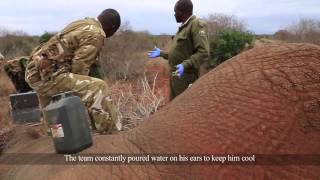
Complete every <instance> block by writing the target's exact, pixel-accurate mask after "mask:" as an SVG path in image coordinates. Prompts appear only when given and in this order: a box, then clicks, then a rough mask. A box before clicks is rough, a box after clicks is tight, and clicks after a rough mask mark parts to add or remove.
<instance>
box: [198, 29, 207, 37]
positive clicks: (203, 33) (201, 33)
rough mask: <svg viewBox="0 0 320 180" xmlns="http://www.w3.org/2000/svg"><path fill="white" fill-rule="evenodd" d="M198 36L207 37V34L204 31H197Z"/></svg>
mask: <svg viewBox="0 0 320 180" xmlns="http://www.w3.org/2000/svg"><path fill="white" fill-rule="evenodd" d="M199 35H200V36H207V33H206V31H205V30H200V31H199Z"/></svg>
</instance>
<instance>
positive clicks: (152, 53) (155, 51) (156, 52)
mask: <svg viewBox="0 0 320 180" xmlns="http://www.w3.org/2000/svg"><path fill="white" fill-rule="evenodd" d="M160 52H161V50H160V49H159V48H157V47H155V48H154V49H153V50H152V51H149V52H148V56H149V58H157V57H159V56H160Z"/></svg>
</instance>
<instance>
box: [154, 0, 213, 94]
mask: <svg viewBox="0 0 320 180" xmlns="http://www.w3.org/2000/svg"><path fill="white" fill-rule="evenodd" d="M174 12H175V15H174V16H175V18H176V21H177V22H178V23H182V24H181V26H180V27H179V30H178V32H177V34H176V35H175V36H174V38H173V43H172V45H171V48H170V50H169V52H164V51H161V50H160V49H159V48H155V49H154V50H153V51H149V57H150V58H156V57H163V58H164V59H167V60H168V61H169V66H170V72H171V74H172V76H171V77H170V100H172V99H174V98H175V97H176V96H178V95H179V94H181V93H182V92H183V91H184V90H185V89H187V88H188V87H189V85H190V84H192V83H193V82H194V81H196V80H197V79H198V77H199V69H200V66H201V64H203V63H204V62H205V63H207V61H208V58H209V35H208V29H207V24H206V22H204V21H202V20H200V19H198V18H197V17H196V16H194V15H193V4H192V2H191V0H179V1H178V2H177V3H176V4H175V6H174Z"/></svg>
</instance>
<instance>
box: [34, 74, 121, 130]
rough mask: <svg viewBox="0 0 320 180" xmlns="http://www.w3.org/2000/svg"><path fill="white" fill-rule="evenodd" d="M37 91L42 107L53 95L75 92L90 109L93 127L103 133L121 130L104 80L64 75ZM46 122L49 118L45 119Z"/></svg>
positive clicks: (39, 87) (38, 88)
mask: <svg viewBox="0 0 320 180" xmlns="http://www.w3.org/2000/svg"><path fill="white" fill-rule="evenodd" d="M34 89H35V90H36V91H37V94H38V97H39V102H40V106H41V108H42V109H43V108H44V107H46V106H47V105H48V104H49V102H50V99H51V97H52V96H53V95H55V94H59V93H61V92H66V91H73V92H74V94H75V95H77V96H79V97H80V99H81V100H82V102H83V103H84V104H85V106H86V108H87V109H88V112H89V115H90V117H91V118H92V120H93V124H92V125H93V127H95V128H96V129H97V131H98V132H101V133H111V132H112V131H114V130H121V128H122V127H121V122H120V119H119V117H118V113H117V111H116V109H115V106H114V104H113V102H112V99H111V97H110V96H109V92H108V87H107V84H106V82H104V81H103V80H100V79H97V78H92V77H89V76H83V75H78V74H73V73H62V74H59V75H58V76H56V77H54V78H53V79H52V80H50V81H48V82H46V83H44V84H41V85H40V86H39V84H38V86H37V87H36V88H34ZM44 119H45V120H44V122H46V120H47V118H46V117H44Z"/></svg>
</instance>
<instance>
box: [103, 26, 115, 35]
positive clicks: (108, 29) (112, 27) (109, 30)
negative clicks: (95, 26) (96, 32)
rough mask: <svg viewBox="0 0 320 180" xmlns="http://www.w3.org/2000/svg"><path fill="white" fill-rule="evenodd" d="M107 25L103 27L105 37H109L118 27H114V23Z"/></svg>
mask: <svg viewBox="0 0 320 180" xmlns="http://www.w3.org/2000/svg"><path fill="white" fill-rule="evenodd" d="M108 27H110V28H107V29H104V32H105V33H106V37H107V38H108V37H111V36H112V35H113V34H114V33H115V32H116V31H117V30H118V28H116V27H115V25H110V26H108Z"/></svg>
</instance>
